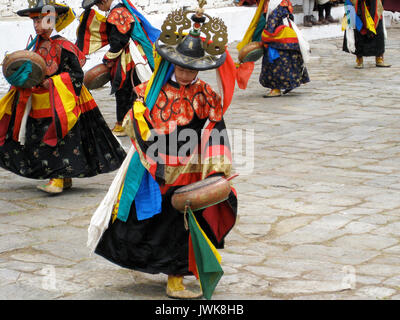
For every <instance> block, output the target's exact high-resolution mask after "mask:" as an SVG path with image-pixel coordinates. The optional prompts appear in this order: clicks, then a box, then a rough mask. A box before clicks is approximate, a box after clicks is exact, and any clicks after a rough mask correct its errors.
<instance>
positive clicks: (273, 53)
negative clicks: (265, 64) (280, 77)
mask: <svg viewBox="0 0 400 320" xmlns="http://www.w3.org/2000/svg"><path fill="white" fill-rule="evenodd" d="M280 57H281V55H280V54H279V51H278V50H276V49H275V48H271V47H270V46H268V59H269V63H273V62H274V61H275V60H276V59H279V58H280Z"/></svg>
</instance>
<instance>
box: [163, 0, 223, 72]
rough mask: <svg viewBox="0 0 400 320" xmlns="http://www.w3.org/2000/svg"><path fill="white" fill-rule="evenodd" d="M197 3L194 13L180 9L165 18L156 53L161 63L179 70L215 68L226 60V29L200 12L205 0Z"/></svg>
mask: <svg viewBox="0 0 400 320" xmlns="http://www.w3.org/2000/svg"><path fill="white" fill-rule="evenodd" d="M198 2H199V8H198V9H197V10H195V11H191V10H185V9H183V8H182V9H178V10H175V11H173V12H172V13H170V14H169V15H168V16H167V19H166V20H165V21H164V24H163V26H162V27H161V35H160V38H159V40H158V41H157V42H156V44H155V46H156V50H157V52H158V54H159V55H160V56H162V57H163V58H164V59H165V60H167V61H169V62H171V63H173V64H175V65H178V66H181V67H183V68H187V69H192V70H199V71H202V70H209V69H216V68H218V67H220V66H221V65H222V64H223V63H224V61H225V59H226V53H225V51H226V45H227V43H228V32H227V27H226V25H225V24H224V22H223V21H222V20H221V19H219V18H213V17H210V16H209V15H207V14H205V13H204V9H203V7H204V5H206V3H207V2H206V1H205V0H198ZM190 15H191V17H190V18H189V16H190ZM192 24H193V26H192ZM189 29H191V30H190V32H189V34H187V30H189ZM185 31H186V33H185ZM202 35H203V36H202Z"/></svg>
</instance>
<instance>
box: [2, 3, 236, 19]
mask: <svg viewBox="0 0 400 320" xmlns="http://www.w3.org/2000/svg"><path fill="white" fill-rule="evenodd" d="M59 2H60V3H64V4H68V5H69V6H70V7H72V8H73V9H74V10H76V11H78V12H79V11H80V10H81V9H80V8H81V3H82V0H69V1H66V0H60V1H59ZM132 3H133V4H134V5H135V6H136V7H137V8H138V9H141V10H142V11H143V12H144V13H147V14H151V13H166V12H169V11H171V10H174V9H177V8H180V7H182V6H189V7H190V8H195V7H196V6H197V1H196V0H132ZM232 5H233V0H208V4H207V5H206V8H221V7H225V6H232ZM22 8H28V1H27V0H0V17H11V16H13V15H15V12H16V11H18V10H21V9H22Z"/></svg>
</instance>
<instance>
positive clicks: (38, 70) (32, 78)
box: [3, 50, 46, 89]
mask: <svg viewBox="0 0 400 320" xmlns="http://www.w3.org/2000/svg"><path fill="white" fill-rule="evenodd" d="M28 61H29V62H31V65H32V72H31V73H30V74H29V75H28V77H27V79H26V80H25V81H24V82H23V84H20V83H19V82H20V81H17V82H18V84H15V83H13V82H14V81H16V80H15V79H13V78H15V73H16V72H20V71H21V70H20V69H21V67H23V66H24V65H25V63H26V62H28ZM3 74H4V77H6V79H7V80H8V81H9V82H10V83H11V84H12V85H15V86H18V87H20V88H25V89H26V88H32V87H34V86H37V85H39V84H41V83H42V82H43V80H44V78H45V76H46V62H45V61H44V59H43V58H42V57H41V56H40V55H39V54H37V53H36V52H33V51H28V50H19V51H16V52H14V53H11V54H9V55H7V56H6V57H5V59H4V61H3ZM13 76H14V77H13ZM11 79H13V80H11Z"/></svg>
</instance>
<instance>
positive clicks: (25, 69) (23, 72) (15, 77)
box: [6, 61, 32, 87]
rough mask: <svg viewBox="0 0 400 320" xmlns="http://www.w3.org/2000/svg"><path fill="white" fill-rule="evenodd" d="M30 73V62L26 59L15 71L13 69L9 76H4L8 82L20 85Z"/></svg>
mask: <svg viewBox="0 0 400 320" xmlns="http://www.w3.org/2000/svg"><path fill="white" fill-rule="evenodd" d="M31 73H32V62H30V61H26V62H25V63H24V64H23V65H22V66H21V67H20V68H19V69H18V70H17V71H15V72H14V73H13V74H12V75H11V76H9V77H6V80H7V81H8V83H9V84H11V85H13V86H16V87H21V86H22V85H23V84H24V83H25V82H26V80H28V78H29V76H30V74H31Z"/></svg>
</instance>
